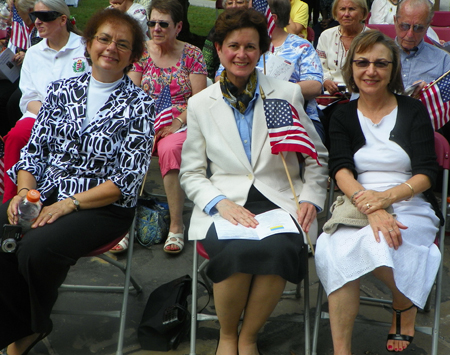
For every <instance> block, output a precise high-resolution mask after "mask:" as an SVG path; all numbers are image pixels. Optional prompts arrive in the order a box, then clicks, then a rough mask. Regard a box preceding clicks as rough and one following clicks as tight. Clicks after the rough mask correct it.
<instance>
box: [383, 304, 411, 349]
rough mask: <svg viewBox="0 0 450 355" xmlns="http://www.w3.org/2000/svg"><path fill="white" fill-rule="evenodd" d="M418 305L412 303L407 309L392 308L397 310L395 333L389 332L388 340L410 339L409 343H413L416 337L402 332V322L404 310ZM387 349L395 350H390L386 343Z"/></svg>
mask: <svg viewBox="0 0 450 355" xmlns="http://www.w3.org/2000/svg"><path fill="white" fill-rule="evenodd" d="M413 307H416V305H414V304H412V305H411V306H410V307H408V308H405V309H402V310H400V309H395V308H392V310H393V311H394V312H395V334H388V336H387V340H397V341H408V342H409V345H411V343H412V341H413V339H414V337H413V336H411V335H404V334H400V332H401V328H402V324H401V316H402V313H403V312H406V311H409V310H410V309H411V308H413ZM386 349H387V351H389V352H394V351H395V350H389V349H388V348H387V345H386Z"/></svg>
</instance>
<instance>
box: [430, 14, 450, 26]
mask: <svg viewBox="0 0 450 355" xmlns="http://www.w3.org/2000/svg"><path fill="white" fill-rule="evenodd" d="M431 26H433V27H435V26H436V27H450V11H435V12H434V16H433V18H432V20H431Z"/></svg>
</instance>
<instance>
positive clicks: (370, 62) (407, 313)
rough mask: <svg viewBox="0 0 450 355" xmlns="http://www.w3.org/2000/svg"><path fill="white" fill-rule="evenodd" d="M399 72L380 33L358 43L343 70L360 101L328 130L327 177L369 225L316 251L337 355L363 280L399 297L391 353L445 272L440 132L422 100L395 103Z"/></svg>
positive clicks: (329, 237)
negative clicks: (432, 197)
mask: <svg viewBox="0 0 450 355" xmlns="http://www.w3.org/2000/svg"><path fill="white" fill-rule="evenodd" d="M400 73H401V67H400V58H399V53H398V48H397V45H396V44H395V42H393V41H392V40H391V39H389V38H387V37H386V36H384V35H383V34H381V33H380V32H379V31H367V32H365V33H362V34H360V35H359V36H358V37H356V38H355V40H354V41H353V43H352V46H351V48H350V51H349V53H348V56H347V61H346V63H345V65H344V78H345V80H346V83H347V87H348V88H351V90H352V91H353V92H359V94H360V97H359V99H358V100H355V101H352V102H350V103H348V104H347V105H343V107H341V108H340V109H339V110H338V111H336V113H335V114H334V115H333V117H332V119H331V123H330V137H331V149H330V176H331V177H332V178H334V179H336V182H337V184H338V186H339V188H340V189H341V190H342V192H343V193H344V194H345V195H346V196H347V197H348V198H349V199H350V201H351V202H352V203H353V205H354V206H355V208H356V209H357V210H358V211H359V212H361V213H363V214H364V215H366V216H367V220H368V225H367V226H366V227H363V228H360V227H354V226H348V225H342V224H340V225H339V226H338V227H337V229H336V230H335V231H333V232H332V233H331V234H327V233H323V234H322V235H321V236H320V238H319V239H318V242H317V252H316V266H317V273H318V275H319V277H320V280H321V282H322V284H323V285H324V288H325V290H326V292H327V294H328V301H329V308H330V322H331V331H332V336H333V345H334V353H335V354H339V355H342V354H345V355H350V354H351V335H352V329H353V324H354V321H355V318H356V315H357V313H358V307H359V293H360V291H359V280H360V278H361V277H362V276H363V275H365V274H367V273H369V272H373V273H374V275H375V276H376V277H378V278H379V279H381V280H382V281H383V282H384V283H385V284H386V285H387V286H388V287H389V289H390V290H391V291H392V296H393V309H394V314H393V320H392V326H391V329H390V331H389V335H388V340H387V344H386V348H387V350H388V351H402V350H404V349H405V348H406V347H407V346H408V345H409V344H410V343H411V342H412V340H413V336H414V322H415V317H416V313H417V307H423V306H424V304H425V302H426V299H427V296H428V294H429V292H430V289H431V287H432V284H433V281H434V278H435V275H436V272H437V269H438V266H439V263H440V258H441V256H440V253H439V250H438V248H437V247H436V246H435V245H434V244H433V241H434V239H435V235H436V232H437V229H438V228H437V226H438V223H439V219H438V218H437V217H436V215H435V213H434V211H433V209H432V207H431V205H430V203H429V202H427V199H426V197H425V196H426V195H427V194H428V192H429V191H430V189H431V188H432V186H433V184H434V180H435V178H436V173H437V168H438V167H437V163H436V156H435V152H434V136H433V129H432V126H431V121H430V118H429V116H428V112H427V111H426V109H425V107H424V106H423V105H422V103H421V102H420V101H418V100H415V99H412V98H410V97H406V96H399V95H397V94H394V93H395V92H396V93H401V92H403V82H402V79H401V75H400ZM388 207H392V208H393V210H394V213H395V215H393V214H391V213H388V212H387V211H386V209H387V208H388Z"/></svg>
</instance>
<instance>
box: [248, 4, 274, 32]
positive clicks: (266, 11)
mask: <svg viewBox="0 0 450 355" xmlns="http://www.w3.org/2000/svg"><path fill="white" fill-rule="evenodd" d="M253 8H254V9H255V10H256V11H258V12H261V13H262V14H263V15H264V16H266V20H267V33H268V34H269V37H270V38H272V32H273V30H274V29H275V21H274V19H273V16H272V12H271V11H270V7H269V4H268V3H267V0H253Z"/></svg>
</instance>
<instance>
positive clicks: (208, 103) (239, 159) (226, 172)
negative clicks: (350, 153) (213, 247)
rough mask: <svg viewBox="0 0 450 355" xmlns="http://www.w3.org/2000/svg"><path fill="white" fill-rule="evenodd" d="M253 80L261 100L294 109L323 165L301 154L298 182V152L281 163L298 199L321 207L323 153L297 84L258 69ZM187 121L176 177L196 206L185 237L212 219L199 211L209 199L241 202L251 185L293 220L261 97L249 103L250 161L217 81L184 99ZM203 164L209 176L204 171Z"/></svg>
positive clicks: (199, 232) (197, 235)
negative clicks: (251, 105) (251, 109)
mask: <svg viewBox="0 0 450 355" xmlns="http://www.w3.org/2000/svg"><path fill="white" fill-rule="evenodd" d="M258 82H259V85H260V86H261V87H262V89H263V91H264V93H265V95H266V98H268V99H275V98H278V99H285V100H287V101H288V102H290V103H291V105H293V106H294V107H295V108H296V109H297V111H298V113H299V116H300V120H301V123H302V124H303V126H304V127H305V129H306V131H307V132H308V135H309V137H310V138H311V139H312V141H313V142H314V144H315V146H316V150H317V154H318V157H319V161H320V163H321V164H322V166H320V165H318V164H317V162H316V161H315V159H313V158H311V157H310V156H307V155H305V159H306V160H305V162H304V164H303V167H304V169H305V171H304V172H303V181H302V179H301V178H300V175H299V173H300V168H299V162H298V158H297V153H295V152H287V153H284V155H285V158H286V163H287V166H288V169H289V172H290V175H291V179H292V182H293V184H294V187H295V191H296V194H297V195H298V198H299V201H308V202H311V203H313V204H315V205H316V206H319V207H320V208H323V205H324V203H325V197H326V188H327V176H328V165H327V161H328V152H327V150H326V148H325V146H324V145H323V144H322V141H321V140H320V137H319V135H318V134H317V132H316V130H315V128H314V125H313V123H312V122H311V120H310V119H309V117H308V116H307V115H306V113H305V111H304V110H303V96H302V94H301V89H300V86H299V85H297V84H293V83H289V82H286V81H281V80H277V79H273V78H270V77H267V76H265V75H263V74H261V73H258ZM187 120H188V127H189V129H188V130H187V139H186V141H185V142H184V145H183V151H182V155H181V169H180V181H181V186H182V188H183V189H184V191H185V192H186V195H187V197H188V198H189V199H190V200H192V201H193V202H194V204H195V207H194V210H193V212H192V217H191V223H190V228H189V239H190V240H196V239H197V240H198V239H204V238H205V237H206V233H207V231H208V229H209V227H210V226H211V223H212V218H211V217H210V216H209V215H208V214H206V213H205V212H204V208H205V207H206V205H207V204H208V203H209V202H211V201H212V200H213V199H214V198H215V197H217V196H219V195H225V196H226V197H227V198H228V199H230V200H232V201H234V202H235V203H237V204H239V205H241V206H243V205H244V204H245V203H246V200H247V195H248V192H249V190H250V188H251V186H252V185H255V187H256V188H257V189H258V190H259V191H260V192H261V193H262V194H263V195H264V196H265V197H267V198H268V199H269V200H270V201H272V202H273V203H274V204H276V205H277V206H279V207H281V208H282V209H284V210H286V211H287V212H289V213H290V214H291V215H292V216H294V217H295V219H297V218H296V217H297V214H296V206H295V200H294V197H293V194H292V192H291V189H290V185H289V181H288V178H287V176H286V172H285V169H284V166H283V163H282V160H281V157H279V156H277V155H273V154H272V153H271V149H270V142H269V136H268V131H267V124H266V119H265V115H264V108H263V100H262V99H261V97H258V99H257V101H256V102H255V107H254V115H253V130H252V142H251V160H252V161H251V162H250V161H249V160H248V158H247V155H246V154H245V151H244V148H243V146H242V141H241V138H240V135H239V131H238V129H237V126H236V121H235V118H234V114H233V110H232V109H231V107H230V106H229V105H228V104H227V103H226V102H225V101H224V98H223V96H222V92H221V90H220V85H219V83H218V82H217V83H216V84H214V85H212V86H210V87H208V88H206V89H205V90H203V91H201V92H200V93H198V94H197V95H195V96H193V97H192V98H190V99H189V103H188V109H187ZM208 166H209V168H210V173H211V176H208V175H207V168H208Z"/></svg>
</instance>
